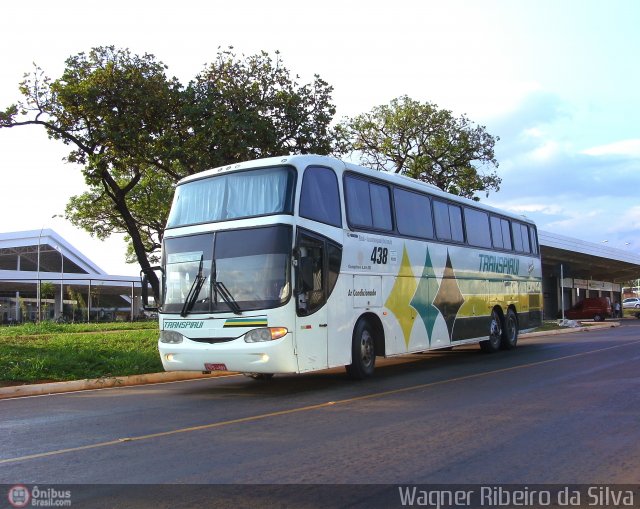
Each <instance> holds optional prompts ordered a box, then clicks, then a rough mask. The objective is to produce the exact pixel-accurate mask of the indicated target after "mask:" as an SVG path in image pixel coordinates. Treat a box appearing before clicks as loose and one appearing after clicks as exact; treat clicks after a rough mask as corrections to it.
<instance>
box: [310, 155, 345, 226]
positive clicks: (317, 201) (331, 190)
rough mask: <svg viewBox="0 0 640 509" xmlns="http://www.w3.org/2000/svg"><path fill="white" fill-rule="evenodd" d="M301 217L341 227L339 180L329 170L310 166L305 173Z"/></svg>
mask: <svg viewBox="0 0 640 509" xmlns="http://www.w3.org/2000/svg"><path fill="white" fill-rule="evenodd" d="M300 216H302V217H306V218H307V219H313V220H314V221H318V222H320V223H325V224H330V225H332V226H337V227H341V226H342V217H341V213H340V193H339V191H338V179H337V178H336V174H335V173H333V171H332V170H330V169H329V168H323V167H320V166H310V167H309V168H307V169H306V170H305V172H304V179H303V180H302V192H301V194H300Z"/></svg>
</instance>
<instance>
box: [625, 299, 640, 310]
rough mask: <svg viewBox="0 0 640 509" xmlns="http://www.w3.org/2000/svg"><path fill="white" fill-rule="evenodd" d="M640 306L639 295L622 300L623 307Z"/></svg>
mask: <svg viewBox="0 0 640 509" xmlns="http://www.w3.org/2000/svg"><path fill="white" fill-rule="evenodd" d="M633 308H636V309H638V308H640V299H639V298H638V297H629V298H628V299H624V300H623V301H622V309H633Z"/></svg>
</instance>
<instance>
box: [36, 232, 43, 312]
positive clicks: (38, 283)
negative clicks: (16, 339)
mask: <svg viewBox="0 0 640 509" xmlns="http://www.w3.org/2000/svg"><path fill="white" fill-rule="evenodd" d="M42 230H44V225H42V228H40V235H38V265H37V267H36V269H37V274H38V282H37V286H36V294H37V295H36V300H37V303H36V304H37V310H38V323H40V316H41V315H40V300H41V295H40V242H41V241H42Z"/></svg>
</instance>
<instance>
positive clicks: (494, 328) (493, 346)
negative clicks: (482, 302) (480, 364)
mask: <svg viewBox="0 0 640 509" xmlns="http://www.w3.org/2000/svg"><path fill="white" fill-rule="evenodd" d="M501 343H502V318H501V317H500V314H499V313H498V312H497V311H496V310H495V309H494V310H493V311H491V321H490V322H489V339H486V340H485V341H480V348H481V349H482V351H483V352H486V353H493V352H497V351H498V350H500V344H501Z"/></svg>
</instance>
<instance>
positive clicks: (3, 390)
mask: <svg viewBox="0 0 640 509" xmlns="http://www.w3.org/2000/svg"><path fill="white" fill-rule="evenodd" d="M232 374H235V373H231V372H227V371H219V372H214V373H211V374H202V373H196V372H192V371H170V372H166V373H148V374H145V375H130V376H117V377H108V378H95V379H85V380H73V381H70V382H52V383H46V384H31V385H13V386H10V387H0V399H8V398H19V397H25V396H42V395H45V394H59V393H63V392H76V391H87V390H95V389H108V388H112V387H128V386H132V385H145V384H155V383H166V382H178V381H181V380H197V379H199V378H216V377H220V376H229V375H232Z"/></svg>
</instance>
